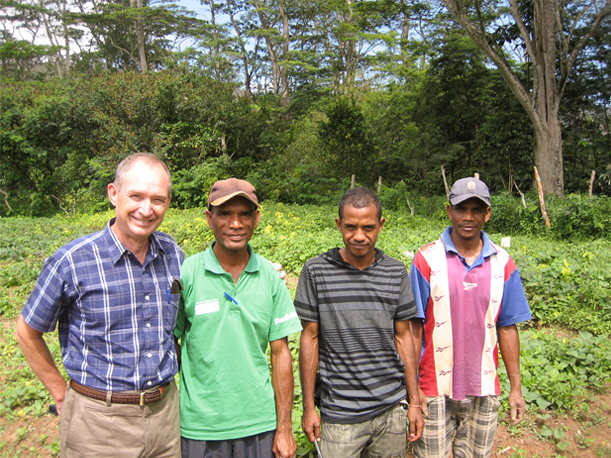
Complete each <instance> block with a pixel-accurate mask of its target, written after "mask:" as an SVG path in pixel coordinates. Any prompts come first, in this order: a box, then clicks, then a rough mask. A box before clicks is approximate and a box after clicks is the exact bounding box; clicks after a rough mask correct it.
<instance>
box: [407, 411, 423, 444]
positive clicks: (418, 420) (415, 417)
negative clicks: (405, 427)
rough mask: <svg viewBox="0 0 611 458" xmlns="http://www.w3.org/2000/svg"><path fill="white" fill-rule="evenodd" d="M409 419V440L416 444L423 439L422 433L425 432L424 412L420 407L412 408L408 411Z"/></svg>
mask: <svg viewBox="0 0 611 458" xmlns="http://www.w3.org/2000/svg"><path fill="white" fill-rule="evenodd" d="M407 418H408V420H409V433H408V435H407V440H408V441H410V442H415V441H417V440H418V439H420V438H421V437H422V431H423V430H424V418H423V417H422V410H421V409H419V408H418V407H410V408H408V409H407Z"/></svg>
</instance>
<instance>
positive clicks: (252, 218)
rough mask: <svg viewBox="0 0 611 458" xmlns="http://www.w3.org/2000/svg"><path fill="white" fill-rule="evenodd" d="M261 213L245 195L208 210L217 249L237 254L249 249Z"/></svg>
mask: <svg viewBox="0 0 611 458" xmlns="http://www.w3.org/2000/svg"><path fill="white" fill-rule="evenodd" d="M260 217H261V214H260V213H259V210H257V209H256V208H255V205H254V204H253V203H252V202H250V201H249V200H247V199H245V198H244V197H234V198H232V199H230V200H228V201H227V202H225V203H224V204H222V205H219V206H216V207H214V206H213V207H212V208H211V210H206V219H207V221H208V226H209V227H210V229H212V230H213V231H214V238H215V240H216V245H215V246H214V250H215V253H216V252H217V250H221V251H224V252H225V253H226V254H236V253H239V252H242V251H244V250H246V249H247V244H248V242H249V241H250V239H251V238H252V234H253V233H254V231H255V229H256V228H257V225H258V224H259V218H260Z"/></svg>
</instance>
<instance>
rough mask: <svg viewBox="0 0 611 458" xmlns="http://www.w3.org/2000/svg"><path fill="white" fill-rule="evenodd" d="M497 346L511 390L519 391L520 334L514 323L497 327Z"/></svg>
mask: <svg viewBox="0 0 611 458" xmlns="http://www.w3.org/2000/svg"><path fill="white" fill-rule="evenodd" d="M497 332H498V338H499V348H500V350H501V357H502V358H503V362H504V363H505V368H506V369H507V377H508V378H509V383H510V384H511V391H512V392H514V391H517V392H520V393H521V390H522V388H521V386H522V385H521V380H520V336H519V334H518V329H517V328H516V326H515V325H513V326H506V327H501V328H498V330H497Z"/></svg>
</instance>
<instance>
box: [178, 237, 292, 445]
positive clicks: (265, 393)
mask: <svg viewBox="0 0 611 458" xmlns="http://www.w3.org/2000/svg"><path fill="white" fill-rule="evenodd" d="M248 252H249V253H250V260H249V261H248V264H247V265H246V268H245V269H244V272H242V274H241V275H240V278H239V279H238V283H237V284H234V282H233V278H232V277H231V274H229V273H227V272H225V271H224V270H223V268H222V267H221V265H220V263H219V261H218V259H217V258H216V255H215V254H214V251H213V250H212V247H210V248H208V249H207V250H206V251H204V252H202V253H198V254H196V255H194V256H191V257H189V258H187V259H186V260H185V261H184V263H183V265H182V279H183V287H184V289H183V293H182V300H181V307H180V309H179V312H178V319H177V323H176V330H175V331H174V333H175V335H176V337H178V338H180V337H182V350H181V351H182V363H181V364H182V365H181V369H180V432H181V435H182V436H183V437H186V438H188V439H195V440H229V439H238V438H242V437H248V436H253V435H255V434H260V433H263V432H267V431H273V430H275V429H276V405H275V401H274V390H273V387H272V382H271V378H270V373H269V372H270V371H269V364H268V361H267V357H266V355H265V350H266V349H267V345H268V343H269V342H272V341H274V340H278V339H282V338H284V337H286V336H288V335H289V334H292V333H294V332H297V331H300V330H301V324H300V321H299V318H297V314H296V313H295V308H294V306H293V302H292V300H291V296H290V294H289V291H288V289H287V287H286V285H285V284H284V281H283V280H281V279H280V275H279V274H278V272H276V271H275V270H274V267H273V265H272V264H271V263H270V262H269V261H267V260H266V259H265V258H263V257H262V256H259V255H257V254H255V253H253V251H252V248H251V247H250V245H249V246H248Z"/></svg>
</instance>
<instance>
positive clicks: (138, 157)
mask: <svg viewBox="0 0 611 458" xmlns="http://www.w3.org/2000/svg"><path fill="white" fill-rule="evenodd" d="M139 161H142V162H145V163H147V164H149V165H158V166H160V167H162V168H163V170H165V173H166V175H167V176H168V183H169V186H170V189H169V191H170V194H172V177H171V176H170V169H168V166H167V165H166V163H165V162H163V161H162V160H161V159H159V158H158V157H157V156H155V155H154V154H151V153H134V154H131V155H129V156H127V157H126V158H125V159H123V160H122V161H121V162H119V165H118V166H117V171H116V173H115V181H114V183H115V186H116V187H117V189H121V185H122V184H123V179H124V178H125V175H126V174H127V172H129V171H130V169H131V168H132V167H133V166H134V165H136V163H137V162H139Z"/></svg>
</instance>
